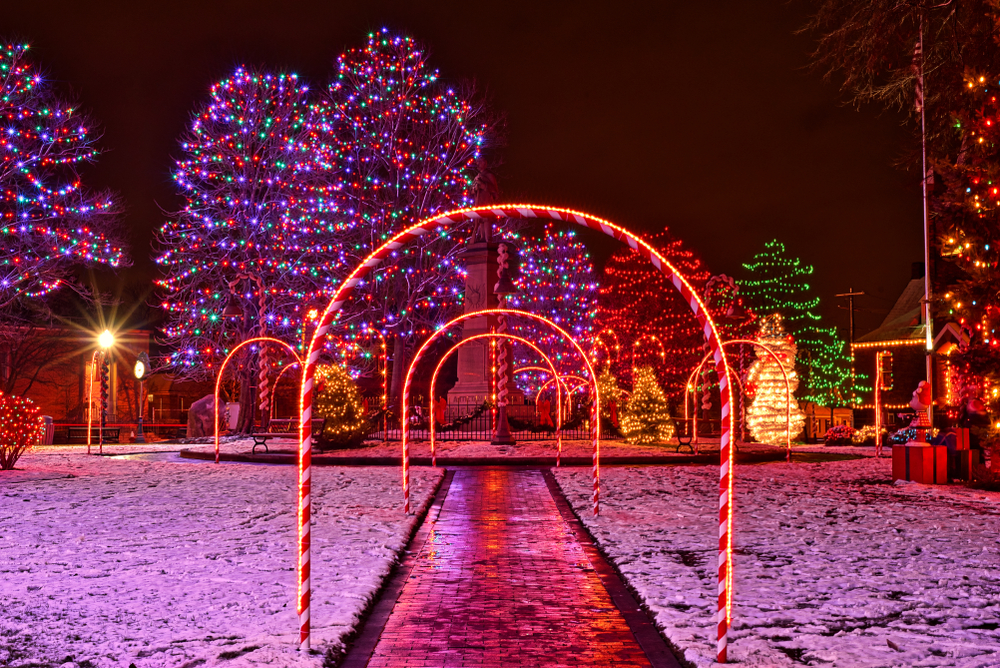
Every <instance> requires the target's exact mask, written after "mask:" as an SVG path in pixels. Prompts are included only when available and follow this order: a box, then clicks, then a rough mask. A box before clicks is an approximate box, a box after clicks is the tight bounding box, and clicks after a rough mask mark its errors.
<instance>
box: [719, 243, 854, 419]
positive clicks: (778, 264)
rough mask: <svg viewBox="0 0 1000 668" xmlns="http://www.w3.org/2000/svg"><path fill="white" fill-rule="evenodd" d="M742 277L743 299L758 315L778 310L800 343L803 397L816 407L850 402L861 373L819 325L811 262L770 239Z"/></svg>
mask: <svg viewBox="0 0 1000 668" xmlns="http://www.w3.org/2000/svg"><path fill="white" fill-rule="evenodd" d="M743 268H744V269H745V270H746V272H745V274H746V277H745V278H744V279H743V280H740V281H738V283H739V286H740V291H741V293H742V294H743V298H744V299H745V300H746V301H747V302H748V303H749V304H750V305H751V306H752V307H753V309H754V310H755V311H756V313H758V314H760V315H761V316H766V315H771V314H774V313H780V314H781V316H782V319H783V323H784V327H785V329H786V331H788V332H789V333H790V334H791V335H792V336H793V337H794V339H795V342H796V344H797V346H798V349H799V352H798V355H799V356H798V359H797V360H796V362H797V363H798V365H799V366H800V367H801V368H802V370H803V373H805V386H806V387H805V392H804V393H803V394H802V395H801V396H800V399H802V400H804V401H813V402H815V403H817V404H819V405H820V406H849V405H854V404H856V403H857V401H858V398H857V394H858V393H859V392H860V391H862V389H864V388H861V387H860V386H857V385H856V383H857V381H858V379H859V378H860V376H855V375H852V373H851V358H850V354H849V351H847V350H846V347H845V345H844V341H843V340H841V339H840V338H839V337H838V336H837V332H836V329H834V328H832V327H830V328H827V327H821V326H820V316H819V315H817V314H816V313H815V312H814V311H815V309H816V308H817V307H818V306H819V297H816V296H813V295H812V289H811V287H810V286H809V283H808V282H807V281H808V277H809V276H811V275H812V273H813V267H812V265H806V264H803V263H802V261H801V260H800V259H799V258H792V257H789V256H788V255H787V254H786V250H785V245H784V244H783V243H781V242H780V241H777V240H774V241H769V242H767V243H766V244H764V251H763V252H762V253H757V254H756V255H754V257H753V260H751V261H750V262H748V263H745V264H744V265H743Z"/></svg>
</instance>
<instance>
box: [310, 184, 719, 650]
mask: <svg viewBox="0 0 1000 668" xmlns="http://www.w3.org/2000/svg"><path fill="white" fill-rule="evenodd" d="M504 218H514V219H519V220H539V221H541V220H550V221H557V222H566V223H571V224H574V225H581V226H583V227H586V228H589V229H592V230H595V231H598V232H601V233H602V234H605V235H607V236H609V237H612V238H614V239H617V240H619V241H622V242H624V243H626V244H628V246H629V247H630V248H632V249H633V250H634V251H636V252H637V253H638V254H639V255H641V256H642V257H644V258H646V259H647V260H649V262H650V263H651V264H652V265H653V266H654V267H656V268H657V269H659V270H660V271H661V272H662V273H663V274H664V275H665V276H666V278H667V279H668V280H669V281H670V282H671V284H672V285H673V286H674V287H675V288H676V289H677V291H678V292H680V293H681V297H682V298H683V299H684V300H685V302H687V304H688V306H690V308H691V311H692V313H693V314H694V316H695V317H696V318H697V319H698V322H699V323H700V324H701V327H702V333H703V334H704V336H705V340H706V342H707V343H708V344H709V347H710V349H711V353H712V355H713V356H714V358H715V364H716V372H717V373H718V377H719V386H720V390H721V394H722V434H721V438H720V442H719V445H720V447H719V459H720V462H719V464H720V465H719V525H718V531H717V533H714V532H713V535H717V536H718V541H719V543H718V546H719V559H718V591H717V593H718V614H717V615H716V624H717V631H718V633H717V641H716V658H717V660H718V661H719V662H720V663H724V662H725V661H726V647H727V643H728V633H729V627H730V622H731V619H732V586H731V585H732V519H733V464H734V462H733V452H732V448H731V447H730V446H731V439H732V423H733V416H732V411H731V409H730V407H731V404H732V391H731V388H730V385H729V375H728V367H727V366H726V363H725V352H724V351H723V349H722V343H721V339H720V338H719V334H718V331H717V330H716V327H715V323H714V322H713V320H712V317H711V315H710V314H709V313H708V311H707V310H706V308H705V305H704V303H703V302H702V301H701V298H700V297H699V296H698V293H697V291H696V290H695V289H694V287H693V286H692V285H691V284H690V282H688V280H687V279H686V278H685V277H684V276H683V275H682V274H681V273H680V272H678V271H677V269H676V268H675V267H674V266H673V265H672V264H670V262H669V261H668V260H667V259H666V258H665V257H663V255H661V254H660V253H659V252H658V251H657V250H656V249H655V248H653V247H652V246H650V245H649V244H648V243H647V242H645V241H644V240H643V239H642V238H640V237H639V236H638V235H635V234H633V233H632V232H630V231H628V230H626V229H625V228H623V227H620V226H618V225H615V224H614V223H612V222H610V221H608V220H604V219H602V218H598V217H596V216H591V215H588V214H585V213H582V212H579V211H573V210H571V209H561V208H555V207H546V206H539V205H533V204H497V205H493V206H482V207H471V208H466V209H458V210H455V211H448V212H445V213H442V214H438V215H435V216H432V217H430V218H427V219H425V220H422V221H420V222H418V223H416V224H415V225H412V226H410V227H408V228H406V229H405V230H403V231H401V232H399V233H398V234H396V235H395V236H393V237H392V238H390V239H388V240H387V241H386V242H384V243H383V244H382V245H381V246H379V247H378V248H376V249H375V250H374V251H372V252H371V254H369V255H368V257H367V258H365V259H364V260H363V261H362V262H360V263H359V264H358V265H357V266H356V267H355V268H354V270H353V271H352V272H351V274H350V275H349V276H348V277H347V278H346V279H344V280H343V282H342V283H341V284H340V286H339V287H338V288H337V291H336V292H335V293H334V295H333V298H332V299H331V300H330V302H329V303H328V304H327V306H326V308H325V309H324V311H323V313H322V315H321V316H320V319H319V322H318V324H317V327H316V329H315V330H314V332H313V337H312V339H311V341H310V343H309V347H308V348H307V350H306V364H305V368H304V369H303V373H302V385H301V388H300V391H299V411H300V412H299V499H298V534H299V556H298V569H297V570H298V575H299V578H298V581H299V582H298V596H297V609H298V613H299V627H300V633H299V646H300V647H301V648H302V649H308V648H309V629H310V625H309V615H310V607H309V601H310V588H309V566H310V564H309V559H310V556H309V550H310V523H311V521H312V520H311V505H310V504H311V498H310V495H311V488H312V486H311V475H312V392H313V386H314V376H315V366H316V362H317V361H318V360H319V356H320V353H321V350H320V348H321V346H320V342H321V341H322V340H323V337H324V336H326V333H327V332H328V331H329V330H330V327H331V326H332V325H333V322H334V318H335V317H336V316H337V315H338V314H339V313H340V310H341V309H342V308H343V306H344V304H345V303H346V302H347V300H348V299H350V297H351V295H352V293H353V292H354V288H355V287H356V286H357V285H358V283H359V282H360V281H361V280H362V279H363V278H364V277H365V276H367V275H368V273H369V272H371V270H372V269H373V268H375V267H377V266H378V265H379V264H381V263H382V262H383V261H384V260H385V259H386V258H388V257H389V256H390V255H391V254H392V253H393V252H395V251H396V250H398V249H399V248H401V247H403V246H405V245H406V244H408V243H410V242H411V241H412V240H413V239H416V238H418V237H421V236H423V235H425V234H428V233H434V232H436V231H437V230H439V229H441V228H443V227H447V226H449V225H455V224H460V223H464V222H470V221H482V220H496V219H504Z"/></svg>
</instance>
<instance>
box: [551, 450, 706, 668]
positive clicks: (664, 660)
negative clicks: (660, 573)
mask: <svg viewBox="0 0 1000 668" xmlns="http://www.w3.org/2000/svg"><path fill="white" fill-rule="evenodd" d="M542 475H543V476H544V477H545V484H546V485H547V486H548V488H549V492H550V493H551V494H552V498H553V500H554V501H555V503H556V507H557V508H558V509H559V513H560V514H561V515H562V516H563V520H564V521H565V522H566V523H567V524H568V525H570V527H571V528H572V529H573V530H574V533H575V534H576V537H577V540H579V542H580V545H581V546H582V547H583V550H584V552H586V553H587V557H588V558H589V559H590V560H591V564H592V565H593V566H594V570H595V571H596V572H597V575H598V577H599V578H600V580H601V583H602V584H603V585H604V588H605V589H607V591H608V594H609V595H610V596H611V598H612V600H613V601H614V603H615V605H616V606H617V607H618V609H619V610H620V611H621V613H622V615H623V616H624V617H625V620H626V621H627V622H628V625H629V628H630V629H632V633H633V635H634V636H635V639H636V641H637V642H638V643H639V646H640V647H642V650H643V651H644V652H645V653H646V658H648V659H649V661H650V663H652V664H653V666H654V668H695V666H694V664H692V663H691V662H689V661H687V660H685V659H684V653H683V652H682V651H680V650H678V649H677V648H676V647H675V646H674V645H673V643H671V642H670V639H669V638H668V637H667V636H666V635H665V634H664V632H663V629H662V628H660V626H659V625H658V624H657V623H656V617H655V616H654V615H653V613H652V611H651V610H650V609H649V606H647V605H646V601H645V600H644V599H643V598H642V596H641V595H639V593H638V592H637V591H636V590H635V588H634V587H633V586H632V585H631V583H630V582H629V581H628V579H627V578H626V577H625V576H624V575H623V574H622V572H621V570H619V568H618V565H617V564H615V562H614V561H613V560H612V559H611V558H610V557H609V556H608V554H607V553H606V552H605V551H604V549H603V548H602V547H601V544H600V543H599V542H598V541H597V539H596V538H595V537H594V535H593V534H592V533H591V532H590V529H589V528H587V525H586V523H584V522H583V520H581V519H580V516H579V514H578V513H577V512H576V509H575V508H573V504H571V503H570V502H569V499H567V498H566V494H565V492H563V490H562V487H560V486H559V481H558V480H556V477H555V475H554V474H553V473H552V469H545V470H543V471H542ZM623 604H624V608H623Z"/></svg>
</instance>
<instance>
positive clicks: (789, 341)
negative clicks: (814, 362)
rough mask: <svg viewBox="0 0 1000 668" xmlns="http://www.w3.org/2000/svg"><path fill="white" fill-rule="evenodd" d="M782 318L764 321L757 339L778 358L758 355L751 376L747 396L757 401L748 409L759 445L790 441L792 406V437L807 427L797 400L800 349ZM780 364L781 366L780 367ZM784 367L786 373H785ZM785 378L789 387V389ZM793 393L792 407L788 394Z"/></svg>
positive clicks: (748, 380)
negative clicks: (787, 436)
mask: <svg viewBox="0 0 1000 668" xmlns="http://www.w3.org/2000/svg"><path fill="white" fill-rule="evenodd" d="M782 320H783V319H782V317H781V315H780V314H775V315H771V316H768V317H766V318H763V319H762V321H761V325H760V334H759V336H758V337H757V340H758V341H760V342H761V343H762V344H764V345H765V346H767V347H768V348H769V349H770V350H771V351H772V352H773V353H774V354H775V355H776V356H777V357H778V360H777V361H776V360H775V359H774V358H773V357H771V356H770V355H768V354H767V353H766V352H764V351H758V352H757V361H756V362H754V363H753V365H751V367H750V372H749V373H748V374H747V380H746V385H745V386H746V389H747V394H748V395H752V397H753V399H752V401H751V403H750V407H749V408H748V409H747V427H748V428H749V429H750V434H751V435H752V436H753V437H754V439H755V440H756V441H757V442H759V443H770V444H772V445H781V444H783V443H784V442H785V439H786V428H787V425H788V417H789V416H788V407H789V405H791V437H792V438H797V437H798V435H799V433H800V432H801V431H802V427H803V426H804V425H805V415H804V414H803V413H802V410H801V409H800V408H799V405H798V403H797V402H796V401H795V390H796V389H798V386H799V377H798V374H797V373H795V355H796V352H797V347H796V345H795V339H794V337H793V336H792V335H791V334H787V333H786V332H785V329H784V326H783V325H782ZM779 362H780V366H779ZM782 367H784V371H785V373H784V374H782V372H781V371H782ZM785 375H787V377H788V387H787V388H786V386H785ZM789 391H790V392H791V404H789V396H788V393H789Z"/></svg>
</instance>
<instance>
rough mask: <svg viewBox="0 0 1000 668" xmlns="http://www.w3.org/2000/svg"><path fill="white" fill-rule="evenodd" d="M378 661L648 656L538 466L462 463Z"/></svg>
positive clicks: (545, 661) (624, 661)
mask: <svg viewBox="0 0 1000 668" xmlns="http://www.w3.org/2000/svg"><path fill="white" fill-rule="evenodd" d="M368 665H369V666H649V665H650V663H649V661H648V660H647V659H646V655H645V654H644V653H643V651H642V649H641V648H640V647H639V645H638V643H637V642H636V640H635V637H634V636H633V634H632V631H631V630H630V629H629V627H628V624H627V623H626V621H625V619H624V617H623V616H622V614H621V613H620V612H619V610H618V608H616V607H615V605H614V603H613V602H612V600H611V598H610V596H609V595H608V592H607V590H606V589H605V588H604V586H603V585H602V583H601V580H600V579H599V578H598V576H597V574H596V573H595V572H594V570H593V568H591V564H590V562H589V560H588V558H587V555H586V554H585V553H584V551H583V548H582V547H581V546H580V544H579V543H578V542H577V540H576V538H575V537H574V535H573V533H572V532H571V530H570V528H569V527H568V526H567V525H566V523H565V522H564V521H563V519H562V517H561V516H560V514H559V510H558V509H557V507H556V504H555V502H554V501H553V499H552V496H551V495H550V493H549V490H548V488H547V487H546V484H545V480H544V478H543V476H542V473H541V472H540V471H531V470H524V471H519V470H510V469H507V470H503V469H471V470H459V471H456V472H455V477H454V479H453V480H452V483H451V488H450V490H449V491H448V496H447V499H446V500H445V503H444V506H443V507H442V510H441V513H440V515H439V516H438V519H437V522H436V524H435V525H434V527H433V529H432V530H431V532H430V534H429V537H428V540H427V542H426V543H425V544H424V545H423V547H422V549H421V552H420V554H419V555H418V557H417V560H416V565H415V567H414V569H413V571H412V573H411V574H410V578H409V580H408V581H407V582H406V584H405V586H404V587H403V591H402V593H401V595H400V597H399V599H398V600H397V602H396V605H395V607H394V608H393V610H392V614H391V615H390V616H389V619H388V621H387V622H386V625H385V629H384V630H383V631H382V634H381V637H380V639H379V642H378V645H377V646H376V647H375V651H374V654H373V655H372V658H371V660H370V661H369V663H368Z"/></svg>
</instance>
